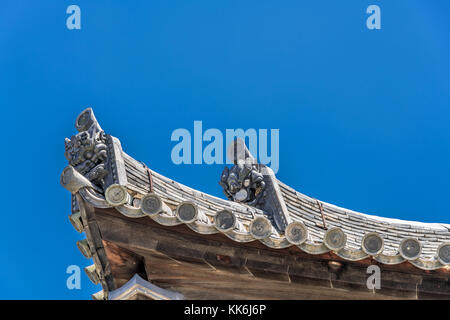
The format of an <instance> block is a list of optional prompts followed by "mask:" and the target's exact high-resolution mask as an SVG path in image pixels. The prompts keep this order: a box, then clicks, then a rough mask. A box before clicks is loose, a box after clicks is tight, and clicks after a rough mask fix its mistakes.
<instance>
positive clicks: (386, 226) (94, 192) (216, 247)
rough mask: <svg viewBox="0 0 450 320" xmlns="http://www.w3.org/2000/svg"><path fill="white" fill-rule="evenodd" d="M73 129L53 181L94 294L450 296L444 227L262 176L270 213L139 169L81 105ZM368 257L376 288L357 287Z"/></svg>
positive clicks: (137, 296)
mask: <svg viewBox="0 0 450 320" xmlns="http://www.w3.org/2000/svg"><path fill="white" fill-rule="evenodd" d="M76 127H77V129H79V131H80V133H79V134H78V135H77V136H74V137H72V138H71V139H70V140H66V157H67V158H68V160H69V164H70V165H69V166H68V167H67V168H66V169H65V170H64V171H63V174H62V176H61V183H62V185H63V186H64V187H66V188H67V189H68V190H69V191H71V193H72V215H71V223H72V224H73V225H74V227H75V228H76V229H77V230H78V231H80V232H85V233H86V241H85V242H83V243H79V245H78V246H79V248H80V250H82V253H83V254H84V255H85V256H86V257H92V259H93V261H94V266H93V267H92V268H87V269H86V272H87V274H88V276H89V278H90V279H91V280H92V281H94V282H95V283H100V284H101V285H102V288H103V291H102V294H96V295H95V296H94V297H95V298H97V299H121V298H123V299H429V298H432V299H440V298H443V299H448V298H450V283H449V275H450V268H449V266H448V264H449V263H450V261H449V251H448V250H449V248H450V247H449V244H448V242H449V241H450V231H449V229H448V225H444V224H423V223H416V222H408V221H399V220H394V219H387V218H379V217H373V216H369V215H364V214H360V213H356V212H353V211H351V210H346V209H342V208H339V207H336V206H333V205H330V204H327V203H324V202H319V201H317V200H315V199H312V198H309V197H307V196H305V195H302V194H300V193H298V192H297V191H295V190H293V189H292V188H290V187H288V186H287V185H285V184H283V183H281V182H280V181H278V180H276V178H275V176H274V175H272V176H271V175H270V174H269V175H266V176H265V177H267V176H270V177H269V178H270V179H271V180H266V182H267V183H266V186H269V187H266V191H267V190H268V189H267V188H272V187H273V188H274V189H273V191H271V190H268V191H267V192H271V194H270V196H269V197H267V199H275V200H270V201H276V206H275V207H276V210H275V213H276V214H281V215H283V216H282V217H281V218H276V217H275V218H273V217H272V219H271V217H270V216H268V215H267V210H270V209H271V208H273V206H271V205H270V204H269V205H267V204H265V205H263V206H260V207H258V206H257V207H255V206H251V205H248V204H246V203H238V202H233V201H230V200H223V199H219V198H216V197H213V196H210V195H208V194H206V193H203V192H199V191H197V190H193V189H191V188H188V187H186V186H183V185H181V184H179V183H177V182H175V181H172V180H170V179H168V178H166V177H164V176H162V175H160V174H158V173H156V172H154V171H150V170H149V169H148V168H147V167H146V166H145V165H143V164H142V163H140V162H138V161H136V160H134V159H133V158H132V157H130V156H129V155H127V154H126V153H124V152H123V151H122V147H121V145H120V142H119V140H118V139H116V138H114V137H111V136H109V135H107V134H105V133H104V132H103V131H102V130H101V128H100V126H99V125H98V123H97V121H96V120H95V117H94V115H93V113H92V110H91V109H87V110H85V111H84V112H83V113H82V114H81V115H80V116H79V117H78V118H77V125H76ZM87 154H88V156H86V155H87ZM265 179H266V178H265ZM185 204H188V205H187V206H186V205H185ZM182 205H185V207H183V209H181V206H182ZM182 210H183V211H182ZM219 213H220V214H219ZM222 213H224V214H222ZM222 218H223V221H222V220H220V219H222ZM277 219H278V221H285V222H286V223H288V225H287V228H285V230H281V229H280V223H279V222H278V225H276V224H275V222H276V221H277ZM324 219H326V221H327V227H326V228H324V224H323V220H324ZM219 220H220V221H219ZM274 221H275V222H274ZM370 265H377V266H378V267H379V268H380V270H381V278H380V279H381V283H380V284H381V286H380V288H379V289H376V288H374V289H368V286H367V279H368V277H369V276H370V274H368V273H367V267H368V266H370Z"/></svg>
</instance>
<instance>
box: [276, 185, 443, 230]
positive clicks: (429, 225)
mask: <svg viewBox="0 0 450 320" xmlns="http://www.w3.org/2000/svg"><path fill="white" fill-rule="evenodd" d="M278 183H279V184H280V186H282V187H284V188H286V189H291V191H293V192H295V193H296V194H297V196H298V197H299V196H300V197H302V198H304V199H306V200H308V201H310V202H312V203H314V202H315V201H320V203H322V204H323V205H325V206H327V207H330V208H333V209H335V210H337V211H340V212H341V213H345V214H347V215H348V214H350V215H355V216H357V217H363V218H366V219H371V220H374V221H377V222H380V223H386V224H391V225H399V226H403V227H405V226H406V225H408V226H411V227H412V226H413V227H414V228H415V229H431V230H436V231H445V232H449V230H450V224H447V227H446V226H445V225H446V224H444V223H439V222H421V221H414V220H404V219H399V218H390V217H383V216H378V215H374V214H367V213H363V212H358V211H355V210H352V209H347V208H343V207H340V206H338V205H335V204H332V203H329V202H326V201H322V200H319V199H316V198H313V197H310V196H308V195H305V194H304V193H301V192H299V191H297V190H295V189H293V188H292V187H289V186H288V185H287V184H285V183H283V182H281V181H279V180H278Z"/></svg>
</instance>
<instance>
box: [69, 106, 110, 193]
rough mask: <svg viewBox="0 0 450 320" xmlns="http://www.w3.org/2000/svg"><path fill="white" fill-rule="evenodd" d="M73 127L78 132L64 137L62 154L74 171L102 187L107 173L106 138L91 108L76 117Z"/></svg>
mask: <svg viewBox="0 0 450 320" xmlns="http://www.w3.org/2000/svg"><path fill="white" fill-rule="evenodd" d="M75 127H76V129H77V130H78V131H79V133H77V134H76V135H75V136H72V137H71V138H70V139H68V138H66V139H65V153H64V155H65V157H66V159H67V160H68V161H69V165H71V166H73V167H74V168H75V170H76V171H78V172H79V173H81V174H82V175H83V176H85V177H86V178H87V179H88V180H89V181H91V182H92V183H94V184H95V185H97V186H99V187H104V180H103V178H105V176H106V175H107V174H108V173H109V172H108V170H107V169H106V166H105V162H106V160H107V157H108V152H107V146H106V143H107V142H106V140H107V138H106V135H105V132H104V131H103V130H102V128H101V127H100V125H99V124H98V122H97V120H96V119H95V116H94V113H93V111H92V109H91V108H87V109H85V110H84V111H83V112H82V113H81V114H80V115H79V116H78V117H77V120H76V121H75Z"/></svg>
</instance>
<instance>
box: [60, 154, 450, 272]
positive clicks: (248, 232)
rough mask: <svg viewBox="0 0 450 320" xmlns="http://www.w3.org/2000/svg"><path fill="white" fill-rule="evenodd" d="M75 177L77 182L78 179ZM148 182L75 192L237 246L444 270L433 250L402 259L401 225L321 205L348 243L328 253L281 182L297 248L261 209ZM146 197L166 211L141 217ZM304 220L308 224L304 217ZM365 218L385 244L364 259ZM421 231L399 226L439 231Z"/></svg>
mask: <svg viewBox="0 0 450 320" xmlns="http://www.w3.org/2000/svg"><path fill="white" fill-rule="evenodd" d="M136 163H137V162H136ZM65 174H66V175H68V176H72V175H73V176H77V175H78V173H77V172H76V171H75V170H73V169H72V168H70V167H68V168H67V169H66V171H65ZM79 178H80V179H81V177H79ZM152 179H153V186H152V187H153V190H152V191H153V192H151V193H146V192H143V191H140V192H137V191H136V190H138V189H139V188H128V187H126V186H120V185H112V186H110V188H108V189H109V190H108V189H107V190H106V192H105V194H103V193H102V192H98V191H96V190H95V188H94V187H93V186H92V184H90V183H89V181H87V180H85V181H84V182H85V184H86V185H83V186H81V187H80V188H79V189H78V190H77V193H78V194H79V195H81V197H82V198H83V199H84V200H85V201H86V202H87V203H89V204H90V205H92V206H93V207H97V208H115V210H117V211H118V212H120V213H121V214H123V215H124V216H127V217H130V218H142V217H148V218H149V219H152V220H154V221H155V222H157V223H159V224H161V225H165V226H176V225H180V224H185V225H186V226H187V227H189V228H190V229H192V230H194V231H195V232H197V233H200V234H204V235H208V234H215V233H219V232H220V233H223V234H224V235H226V236H227V237H229V238H230V239H232V240H234V241H237V242H243V243H245V242H251V241H255V240H258V241H260V242H262V243H263V244H264V245H266V246H268V247H270V248H276V249H281V248H287V247H290V246H297V247H298V248H300V249H301V250H302V251H304V252H306V253H308V254H312V255H317V254H323V253H326V252H331V251H332V252H334V253H335V254H336V255H338V256H339V257H341V258H343V259H345V260H349V261H358V260H363V259H366V258H368V257H373V259H374V260H376V261H378V262H380V263H383V264H389V265H395V264H400V263H402V262H404V261H407V260H409V262H410V263H411V264H412V265H414V266H416V267H417V268H420V269H423V270H435V269H439V268H442V267H444V266H445V264H443V263H442V262H441V261H439V259H438V258H437V251H435V252H434V254H432V253H431V254H428V255H426V256H425V255H424V254H423V253H422V254H421V255H420V256H419V257H418V258H414V259H408V258H407V257H404V256H403V255H402V254H401V253H400V252H399V250H398V248H399V245H400V243H401V241H402V240H403V239H407V238H409V236H410V234H407V233H406V234H400V233H398V232H397V231H396V229H395V228H397V227H400V226H396V224H392V223H389V221H385V220H383V219H381V220H379V221H378V220H377V218H370V216H367V215H362V214H359V213H354V212H352V211H345V210H344V209H341V208H338V207H335V206H333V205H329V204H326V203H323V202H322V205H323V211H324V214H325V215H326V221H327V224H328V228H327V229H328V230H329V231H330V230H334V229H338V230H341V231H343V232H344V234H345V235H346V238H347V241H346V243H345V245H344V246H343V247H342V248H339V249H336V248H333V247H332V245H331V244H330V243H327V241H326V240H325V237H326V234H327V230H325V228H323V226H321V223H322V220H321V217H320V212H317V210H318V209H317V210H315V209H314V206H315V204H316V205H317V201H316V200H314V199H311V198H308V197H306V196H304V195H302V194H300V193H298V192H295V191H293V189H290V188H289V187H287V186H286V185H283V184H281V183H280V185H281V189H282V192H283V196H284V197H285V200H287V201H286V203H287V206H288V209H289V211H290V214H291V218H292V220H293V221H292V223H291V224H293V225H295V224H299V226H300V227H305V229H306V230H307V236H306V238H305V239H304V240H302V241H301V243H296V241H295V239H294V241H293V240H292V239H289V237H288V236H286V234H280V233H278V232H277V231H276V230H275V228H273V227H272V225H271V223H270V222H269V221H268V220H267V218H265V216H264V213H263V212H262V211H261V210H258V209H256V208H253V207H249V206H247V205H245V204H240V203H236V202H232V201H228V200H223V199H220V198H217V197H214V196H211V195H208V194H206V193H203V192H199V191H197V190H194V189H191V188H189V187H187V186H184V185H182V184H180V183H177V182H175V181H173V180H171V179H168V178H166V177H164V176H162V175H160V174H158V173H156V172H154V171H153V172H152ZM114 188H118V189H120V190H123V192H124V193H126V195H127V196H126V201H124V203H121V204H117V203H113V201H109V200H108V192H109V191H110V190H113V189H114ZM288 192H291V193H294V192H295V193H294V194H295V195H296V197H297V200H295V201H294V200H293V199H289V197H288V196H287V193H288ZM147 195H150V196H151V197H155V198H156V199H160V201H161V204H162V205H163V206H164V207H166V209H164V210H163V209H162V210H161V211H159V212H151V213H148V212H147V213H146V212H144V211H143V209H142V199H143V198H144V197H145V196H147ZM291 196H292V195H291ZM302 201H303V202H302ZM186 203H188V204H190V205H193V206H194V207H195V208H196V209H197V214H196V216H195V219H194V220H193V221H192V220H190V221H186V220H183V218H182V217H181V216H180V214H179V210H180V205H182V204H186ZM163 206H161V207H163ZM295 207H297V211H295V209H294V208H295ZM317 207H318V205H317ZM224 211H226V212H229V213H231V214H232V215H233V216H234V217H235V218H236V219H235V223H234V225H233V227H232V228H228V229H226V230H225V229H224V228H221V226H220V225H219V224H218V223H217V219H218V215H219V214H220V213H223V212H224ZM339 214H341V215H339ZM308 215H309V219H308V218H307V217H308ZM349 217H352V219H349ZM340 218H342V219H344V221H346V223H341V222H340V221H341V220H340ZM345 219H347V220H345ZM368 219H372V220H373V221H375V222H374V223H378V224H379V225H380V226H382V227H381V228H384V229H380V230H379V231H380V232H379V235H380V236H381V237H382V238H383V240H384V249H383V251H382V252H380V253H378V254H375V255H371V254H368V253H367V252H366V251H365V250H364V249H363V248H362V245H361V241H362V239H363V238H364V235H365V234H368V233H370V232H373V230H374V229H372V228H371V229H368V228H363V226H365V225H367V221H368ZM255 222H257V223H255ZM406 225H408V227H406ZM358 226H359V227H358ZM421 226H423V228H414V229H413V228H411V227H412V225H410V224H408V223H407V222H404V223H403V226H402V227H403V228H407V229H408V230H409V231H410V232H411V233H412V234H411V235H413V236H417V235H418V234H419V230H420V232H423V233H424V232H425V231H427V234H431V233H430V232H441V231H444V230H443V229H441V228H436V226H433V225H431V224H421ZM261 229H262V231H263V232H262V233H261V232H260V231H261ZM365 229H367V230H365ZM384 230H388V231H390V230H391V232H389V233H383V232H382V231H384ZM392 234H394V235H395V238H394V239H391V237H392V236H391V235H392ZM433 234H434V233H433ZM439 236H440V240H441V243H443V244H446V243H447V241H448V240H449V239H450V233H449V232H448V230H447V232H446V233H444V234H440V235H439ZM358 241H359V242H358ZM437 249H438V246H437V245H436V246H435V250H437Z"/></svg>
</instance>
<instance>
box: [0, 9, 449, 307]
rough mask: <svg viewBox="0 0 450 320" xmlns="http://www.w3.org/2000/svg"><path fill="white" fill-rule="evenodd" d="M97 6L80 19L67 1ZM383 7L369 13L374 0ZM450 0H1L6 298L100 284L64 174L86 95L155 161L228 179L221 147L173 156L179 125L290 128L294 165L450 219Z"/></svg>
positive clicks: (376, 210) (332, 198)
mask: <svg viewBox="0 0 450 320" xmlns="http://www.w3.org/2000/svg"><path fill="white" fill-rule="evenodd" d="M70 4H76V5H78V6H80V8H81V27H82V29H81V30H68V29H67V28H66V18H67V17H68V15H67V14H66V8H67V6H69V5H70ZM370 4H377V5H379V6H380V8H381V25H382V29H381V30H368V29H367V28H366V23H365V20H366V18H367V16H368V15H367V14H366V13H365V11H366V8H367V7H368V6H369V5H370ZM449 12H450V2H449V1H446V0H442V1H436V0H434V1H433V0H429V1H423V0H417V1H414V0H408V1H406V0H405V1H399V0H389V1H381V0H371V1H365V0H354V1H347V0H346V1H343V0H341V1H334V0H327V1H325V0H320V1H294V0H292V1H273V0H271V1H267V0H263V1H261V0H258V1H256V0H255V1H254V0H249V1H234V0H229V1H174V0H173V1H159V0H158V1H156V0H155V1H111V0H110V1H84V0H83V1H82V0H74V1H70V2H69V1H44V0H41V1H19V0H14V1H2V2H1V3H0V106H1V108H2V119H3V120H2V125H1V126H0V128H1V129H0V130H1V132H2V137H3V139H2V140H3V143H2V145H3V147H2V150H3V151H2V157H1V160H0V161H1V168H2V172H3V173H2V187H1V188H2V195H3V199H4V200H3V203H2V209H1V218H2V232H1V233H0V241H1V242H0V243H1V244H0V246H1V247H0V249H1V255H0V270H1V275H2V276H1V282H0V298H9V299H12V298H15V299H17V298H19V299H90V295H91V294H92V293H94V292H97V291H98V290H100V287H99V286H94V285H92V284H91V283H90V282H89V280H88V279H87V277H86V276H85V275H84V273H83V275H82V283H81V284H82V288H81V290H72V291H71V290H68V289H67V288H66V278H67V274H66V273H65V272H66V268H67V266H69V265H72V264H77V265H79V266H80V267H84V266H87V265H89V264H91V263H92V261H89V260H87V259H85V258H84V257H83V256H82V255H81V253H80V252H79V251H78V249H77V248H76V245H75V242H76V241H77V240H79V239H82V237H83V235H81V234H78V233H77V232H76V231H75V230H74V229H73V228H72V226H71V225H70V223H69V221H68V219H67V215H68V214H69V212H70V196H69V193H68V191H66V190H65V189H63V188H62V187H61V186H60V184H59V175H60V173H61V171H62V170H63V168H64V167H65V166H66V163H67V162H66V160H65V158H64V138H65V137H70V136H71V135H72V134H74V133H75V128H74V121H75V118H76V116H77V115H78V113H79V112H80V111H82V110H83V109H84V108H86V107H88V106H92V107H93V108H94V111H95V114H96V116H97V119H98V120H99V121H100V124H101V126H102V127H103V129H104V130H105V131H106V132H107V133H109V134H111V135H114V136H116V137H118V138H120V139H121V141H122V145H123V147H124V149H125V151H126V152H127V153H129V154H131V155H132V156H134V157H135V158H136V159H139V160H142V161H144V162H145V163H146V164H147V165H148V166H149V167H151V168H152V169H153V170H156V171H158V172H160V173H162V174H164V175H166V176H169V177H171V178H173V179H175V180H177V181H179V182H182V183H184V184H187V185H189V186H191V187H194V188H197V189H200V190H202V191H206V192H209V193H211V194H214V195H218V196H222V191H221V189H220V186H219V185H218V183H217V181H218V179H219V177H220V173H221V171H222V166H220V165H211V166H208V165H179V166H176V165H175V164H173V163H172V162H171V158H170V152H171V149H172V147H173V146H174V143H173V142H171V141H170V135H171V133H172V131H173V130H175V129H176V128H187V129H189V130H192V128H193V121H194V120H202V121H203V127H204V128H205V129H207V128H218V129H220V130H222V131H225V129H227V128H232V129H233V128H243V129H247V128H255V129H272V128H278V129H280V169H279V171H278V177H279V179H280V180H282V181H284V182H286V183H287V184H289V185H291V186H292V187H294V188H296V189H297V190H299V191H300V192H303V193H305V194H308V195H311V196H314V197H316V198H319V199H321V200H324V201H327V202H331V203H335V204H337V205H340V206H343V207H347V208H351V209H354V210H357V211H362V212H367V213H371V214H376V215H382V216H388V217H395V218H401V219H410V220H420V221H425V222H446V223H450V209H449V207H448V200H449V198H450V130H449V124H450V41H449V39H450V21H449V20H448V14H449Z"/></svg>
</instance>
